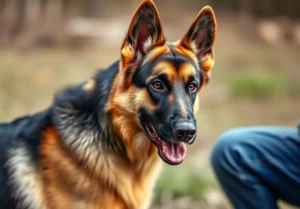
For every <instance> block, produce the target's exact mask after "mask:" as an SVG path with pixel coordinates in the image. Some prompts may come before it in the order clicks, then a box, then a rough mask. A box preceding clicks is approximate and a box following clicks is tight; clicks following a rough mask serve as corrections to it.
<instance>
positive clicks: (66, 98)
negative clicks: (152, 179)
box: [53, 72, 160, 173]
mask: <svg viewBox="0 0 300 209" xmlns="http://www.w3.org/2000/svg"><path fill="white" fill-rule="evenodd" d="M100 76H101V75H99V76H98V77H100ZM115 76H118V73H117V72H116V73H115V74H110V75H109V77H110V78H109V79H108V78H107V79H106V80H105V81H104V80H101V81H99V80H98V81H97V79H101V78H98V77H96V78H95V79H94V80H93V82H95V83H94V85H91V82H88V83H86V84H85V85H83V86H79V87H75V88H70V89H67V90H65V91H64V92H63V93H62V94H61V95H58V96H57V97H56V100H55V105H54V108H53V121H54V124H55V127H56V129H57V131H58V133H59V135H60V136H61V138H62V140H63V144H64V145H65V147H66V148H68V149H70V152H71V153H73V154H75V155H76V157H77V158H78V160H79V161H80V162H86V163H87V164H88V165H89V164H90V165H91V166H92V165H93V166H96V163H97V161H98V159H99V157H101V156H103V155H106V154H108V153H111V154H113V155H114V156H118V157H119V158H120V159H121V160H122V161H124V163H126V164H127V165H128V167H131V169H134V170H135V173H143V172H146V170H148V169H151V168H150V167H151V166H150V165H151V164H157V163H158V161H160V159H159V156H158V154H157V148H156V147H155V145H154V144H153V143H151V141H150V140H149V139H148V137H147V136H146V134H145V133H144V131H142V129H141V128H140V127H138V126H137V125H135V124H136V121H133V120H132V117H130V113H124V111H123V110H121V108H120V107H119V106H117V105H116V106H115V108H113V109H108V108H107V103H108V100H109V96H108V95H110V97H113V96H114V92H108V91H111V87H110V86H109V85H112V80H113V79H114V78H115ZM86 87H89V88H86ZM105 91H106V92H105ZM73 92H74V93H73ZM78 92H80V93H78ZM75 93H76V94H75ZM103 157H104V158H103V160H105V156H103ZM88 161H90V163H88ZM149 164H150V165H149ZM91 169H94V168H91Z"/></svg>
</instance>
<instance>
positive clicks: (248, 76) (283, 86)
mask: <svg viewBox="0 0 300 209" xmlns="http://www.w3.org/2000/svg"><path fill="white" fill-rule="evenodd" d="M247 72H248V73H244V74H238V75H235V76H233V77H232V79H230V83H229V88H230V93H231V94H232V95H233V96H235V97H243V98H250V99H251V98H252V99H268V98H271V97H274V96H282V95H283V94H286V93H287V92H288V89H289V88H288V83H287V81H286V80H285V79H284V78H283V77H281V76H278V75H275V74H274V73H270V72H269V71H266V70H264V71H252V70H248V71H247Z"/></svg>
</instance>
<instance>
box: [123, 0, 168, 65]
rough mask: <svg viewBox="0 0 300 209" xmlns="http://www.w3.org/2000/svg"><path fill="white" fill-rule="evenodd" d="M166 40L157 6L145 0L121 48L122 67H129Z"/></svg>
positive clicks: (135, 15)
mask: <svg viewBox="0 0 300 209" xmlns="http://www.w3.org/2000/svg"><path fill="white" fill-rule="evenodd" d="M165 41H166V40H165V37H164V34H163V31H162V27H161V23H160V18H159V15H158V12H157V9H156V6H155V5H154V3H153V2H152V1H151V0H144V1H143V2H142V3H141V4H140V5H139V7H138V9H137V11H136V12H135V14H134V16H133V19H132V21H131V23H130V26H129V29H128V32H127V35H126V37H125V40H124V42H123V45H122V48H121V58H122V60H121V61H122V68H127V67H128V65H130V64H132V63H134V62H136V61H137V60H138V59H141V57H143V56H144V55H145V54H147V52H149V50H151V48H153V47H154V46H157V45H163V44H164V43H165Z"/></svg>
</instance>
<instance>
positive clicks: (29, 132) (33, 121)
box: [0, 61, 126, 209]
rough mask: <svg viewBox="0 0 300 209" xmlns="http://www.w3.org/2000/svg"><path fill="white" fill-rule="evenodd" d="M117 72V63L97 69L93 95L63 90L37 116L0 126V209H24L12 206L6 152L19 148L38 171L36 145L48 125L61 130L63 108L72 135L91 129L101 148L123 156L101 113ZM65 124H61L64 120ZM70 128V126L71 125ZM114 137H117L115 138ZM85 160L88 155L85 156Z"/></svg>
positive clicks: (79, 87)
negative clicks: (103, 146) (65, 111)
mask: <svg viewBox="0 0 300 209" xmlns="http://www.w3.org/2000/svg"><path fill="white" fill-rule="evenodd" d="M118 69H119V61H117V62H115V63H114V64H113V65H111V66H110V67H109V68H108V69H107V70H101V71H99V73H97V75H96V78H95V79H96V90H95V92H94V93H93V95H89V94H88V93H87V92H86V91H84V90H83V89H82V87H83V85H84V83H82V84H80V85H77V86H74V87H69V88H66V89H65V90H64V91H62V92H61V93H59V94H58V95H57V96H56V97H55V99H54V103H53V105H52V106H51V107H50V108H48V109H46V110H44V111H41V112H39V113H36V114H34V115H31V116H25V117H21V118H19V119H16V120H14V121H12V122H10V123H1V124H0V153H1V154H0V208H1V209H15V208H21V209H22V208H28V207H27V206H24V207H22V204H16V202H17V201H22V200H19V199H17V200H16V199H14V192H15V190H14V185H13V182H11V180H10V177H9V168H8V164H7V162H8V160H9V151H10V150H11V149H13V148H15V147H17V146H23V148H25V149H26V150H28V153H30V156H29V157H30V159H31V160H30V161H31V162H32V165H33V166H35V167H37V168H39V167H41V165H40V164H39V160H40V158H41V156H40V155H39V151H38V149H39V145H40V143H41V138H42V134H43V131H44V130H45V129H46V128H47V127H48V126H49V125H51V124H55V126H56V127H57V128H58V129H59V127H61V122H62V119H63V120H65V119H66V118H61V117H60V116H61V113H62V112H63V111H64V110H65V109H64V108H65V107H68V108H70V107H72V108H73V110H74V113H75V112H76V114H75V115H73V116H74V117H75V118H76V121H73V120H71V121H69V122H70V124H67V126H71V125H72V124H71V123H72V122H76V127H77V128H78V129H74V130H77V131H78V132H74V133H73V134H78V135H79V134H80V132H81V131H83V130H86V128H89V129H91V130H92V129H94V130H95V133H96V135H95V137H96V136H97V135H101V136H99V137H97V138H95V143H96V141H97V140H98V139H102V140H105V143H103V144H106V145H107V147H105V149H113V150H114V151H116V152H118V153H120V154H121V155H124V156H125V155H126V151H125V148H124V146H123V145H122V144H121V143H120V142H119V140H118V139H117V138H115V139H114V138H111V136H113V135H115V133H114V131H113V128H112V127H111V126H110V124H111V122H110V121H111V118H110V113H109V112H106V111H104V109H105V105H106V104H107V101H108V97H109V93H110V90H111V87H112V83H113V80H114V78H115V76H116V74H117V72H118ZM69 116H70V115H69ZM99 120H102V121H105V122H106V121H107V122H106V123H103V124H107V126H105V127H103V124H102V125H101V124H100V123H99ZM64 122H65V121H64ZM73 125H74V124H73ZM58 131H59V133H60V134H64V129H59V130H58ZM116 137H117V136H116ZM85 157H88V156H85Z"/></svg>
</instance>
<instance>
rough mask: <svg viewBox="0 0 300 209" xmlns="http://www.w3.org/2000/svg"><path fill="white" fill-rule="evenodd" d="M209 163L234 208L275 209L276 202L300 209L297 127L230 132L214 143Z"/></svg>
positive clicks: (299, 156)
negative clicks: (286, 203) (283, 202)
mask: <svg viewBox="0 0 300 209" xmlns="http://www.w3.org/2000/svg"><path fill="white" fill-rule="evenodd" d="M211 163H212V166H213V169H214V171H215V174H216V176H217V178H218V180H219V182H220V184H221V186H222V187H223V189H224V191H225V193H226V195H227V196H228V198H229V200H230V201H231V203H232V204H233V206H234V207H235V208H237V209H277V208H278V206H277V200H278V199H282V200H284V201H286V202H288V203H290V204H292V205H295V206H300V135H299V132H298V130H297V129H296V128H295V129H293V128H283V127H248V128H237V129H233V130H229V131H227V132H225V133H224V134H223V135H221V137H220V138H219V139H218V141H217V142H216V144H215V146H214V148H213V151H212V155H211Z"/></svg>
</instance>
